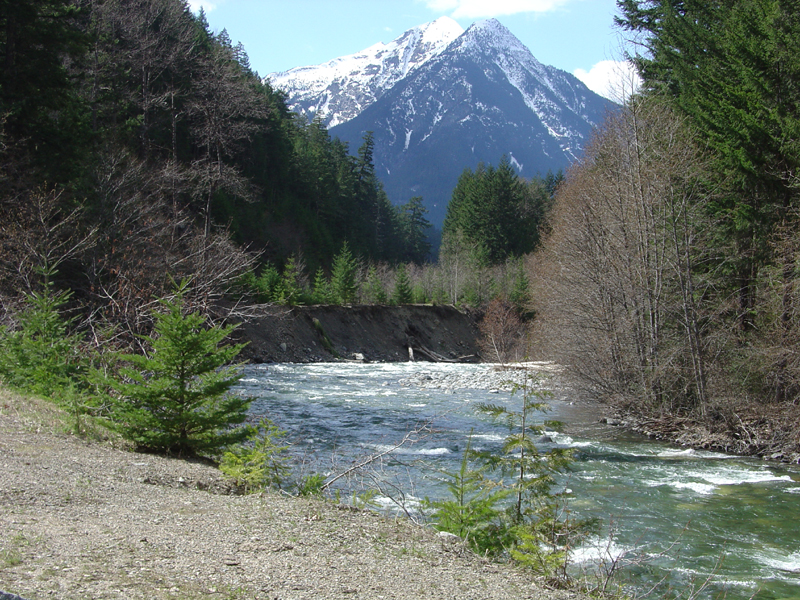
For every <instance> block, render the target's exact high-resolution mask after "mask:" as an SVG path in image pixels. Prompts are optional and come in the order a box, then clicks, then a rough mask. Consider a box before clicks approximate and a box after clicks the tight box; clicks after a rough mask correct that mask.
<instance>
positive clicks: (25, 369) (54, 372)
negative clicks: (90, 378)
mask: <svg viewBox="0 0 800 600" xmlns="http://www.w3.org/2000/svg"><path fill="white" fill-rule="evenodd" d="M70 296H71V294H70V293H69V292H54V291H53V289H52V286H51V285H50V284H46V285H45V288H44V291H42V292H41V293H40V292H31V293H30V294H27V295H26V296H25V304H26V306H25V308H24V309H23V310H22V311H21V312H20V313H19V314H18V315H17V319H18V320H19V325H20V326H19V329H17V330H11V329H8V328H5V327H4V328H0V379H2V380H3V383H5V384H6V385H8V386H10V387H13V388H15V389H18V390H22V391H26V392H30V393H33V394H39V395H42V396H47V397H53V398H56V399H58V398H61V397H65V396H68V395H71V394H72V393H73V390H74V389H77V388H83V389H85V387H86V382H85V376H86V371H87V366H88V365H87V361H86V360H85V358H84V357H83V356H82V354H81V351H80V345H81V343H82V339H81V336H79V335H77V334H75V333H73V332H71V331H70V329H71V328H72V326H73V325H74V323H73V321H72V320H70V319H65V318H64V317H63V316H62V315H61V312H60V311H61V309H62V308H63V307H64V305H65V304H66V303H67V301H68V300H69V298H70Z"/></svg>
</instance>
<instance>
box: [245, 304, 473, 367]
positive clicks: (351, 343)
mask: <svg viewBox="0 0 800 600" xmlns="http://www.w3.org/2000/svg"><path fill="white" fill-rule="evenodd" d="M479 318H480V314H479V313H477V312H474V311H466V310H465V311H462V310H459V309H457V308H455V307H454V306H446V305H438V306H431V305H404V306H372V305H356V306H295V307H278V306H273V307H267V308H266V309H265V310H264V312H263V313H262V314H261V315H258V316H254V317H252V318H249V319H248V320H246V321H245V322H243V323H242V324H241V325H240V327H239V328H238V329H237V331H236V337H237V340H238V341H244V342H247V343H248V345H247V347H246V348H245V349H244V351H243V352H242V355H241V356H242V358H245V359H248V360H250V361H251V362H255V363H275V362H295V363H310V362H330V361H334V360H359V361H367V362H405V361H408V360H409V359H410V356H409V348H411V349H412V351H413V358H414V359H415V360H423V361H425V360H434V361H438V360H446V361H454V362H479V361H480V351H479V347H478V340H479V339H480V331H479V330H478V326H477V321H478V320H479Z"/></svg>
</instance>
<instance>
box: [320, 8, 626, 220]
mask: <svg viewBox="0 0 800 600" xmlns="http://www.w3.org/2000/svg"><path fill="white" fill-rule="evenodd" d="M612 106H613V104H612V103H610V102H609V101H607V100H605V99H604V98H601V97H600V96H598V95H597V94H595V93H594V92H592V91H590V90H589V89H588V88H587V87H586V86H585V85H584V84H583V83H581V82H580V81H579V80H578V79H577V78H576V77H574V76H573V75H570V74H569V73H566V72H564V71H560V70H558V69H556V68H554V67H549V66H546V65H543V64H542V63H540V62H539V61H537V60H536V58H534V57H533V55H532V54H531V53H530V51H529V50H528V49H527V48H526V47H525V46H524V45H523V44H522V43H521V42H520V41H519V40H517V38H516V37H515V36H514V35H513V34H512V33H511V32H510V31H509V30H508V29H506V28H505V27H504V26H503V25H501V24H500V23H499V22H498V21H496V20H494V19H490V20H487V21H481V22H478V23H475V24H474V25H472V26H471V27H470V28H469V29H467V31H466V32H464V33H463V34H462V35H461V36H459V37H458V38H457V39H455V40H454V41H453V42H451V43H450V44H449V45H448V47H447V48H446V49H445V50H443V51H442V52H440V53H439V54H438V55H436V56H435V57H433V58H431V59H430V60H428V61H427V62H425V63H424V64H422V65H420V66H419V67H417V68H416V69H414V70H413V71H411V72H409V73H408V75H407V76H406V77H405V78H403V79H402V80H399V81H398V82H397V83H396V84H395V85H394V86H393V87H392V88H391V89H390V90H387V91H386V92H384V94H383V95H382V96H381V97H380V98H379V99H377V100H376V101H375V102H374V103H373V104H372V105H370V106H369V107H368V108H366V109H365V110H364V111H362V112H361V113H360V114H358V115H357V116H355V117H353V118H352V119H351V120H349V121H347V122H345V123H341V124H339V125H337V126H336V127H333V128H331V135H332V136H335V137H339V138H340V139H341V140H342V141H344V142H347V143H348V144H349V146H350V148H358V146H359V145H360V143H361V139H362V136H363V135H364V132H366V131H372V132H373V136H374V143H375V146H374V154H373V156H374V161H375V167H376V171H377V172H378V173H380V174H381V179H382V181H383V184H384V187H385V189H386V192H387V193H388V194H389V197H390V198H391V199H392V200H393V201H395V202H398V203H401V202H405V201H407V200H408V199H409V198H411V197H413V196H422V197H423V199H424V202H425V206H426V207H427V208H428V211H429V218H430V220H431V222H432V223H434V224H435V225H440V224H441V223H442V221H443V220H444V216H445V212H446V208H447V203H448V200H449V197H450V194H451V193H452V190H453V188H454V187H455V184H456V182H457V181H458V177H459V175H460V174H461V173H462V171H463V170H464V168H465V167H469V168H475V167H476V166H477V165H478V164H479V163H481V162H484V163H487V164H495V165H496V164H498V163H499V162H500V160H502V158H503V157H504V156H505V157H506V158H507V159H508V161H509V163H510V164H511V165H512V166H513V167H514V168H515V169H516V170H517V171H518V172H519V173H520V175H522V176H523V177H528V178H530V177H534V176H536V175H544V174H546V173H547V171H548V170H552V171H554V172H555V171H557V170H558V169H564V168H566V167H567V166H569V164H570V163H571V162H573V161H574V160H575V159H576V157H577V156H578V155H579V154H580V152H581V149H582V147H583V144H585V142H586V141H587V140H588V138H589V136H590V135H591V132H592V129H593V128H594V126H595V125H597V124H598V123H600V121H601V120H602V119H603V118H604V116H605V114H606V111H607V110H608V109H609V108H611V107H612Z"/></svg>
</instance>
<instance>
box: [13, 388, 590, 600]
mask: <svg viewBox="0 0 800 600" xmlns="http://www.w3.org/2000/svg"><path fill="white" fill-rule="evenodd" d="M54 412H55V410H54V409H53V408H51V407H50V406H49V404H47V403H46V402H36V401H30V400H27V399H21V398H19V397H17V396H15V395H12V394H9V393H7V392H4V391H2V390H0V590H2V591H5V592H8V593H13V594H19V595H20V596H22V597H23V598H25V599H26V600H36V599H43V598H48V599H52V598H63V599H70V600H74V599H79V598H98V599H99V598H102V599H111V598H125V599H132V598H148V599H158V598H185V599H189V598H220V599H223V598H224V599H239V598H241V599H245V598H247V599H250V598H265V599H266V598H269V599H281V600H289V599H296V598H297V599H300V598H315V599H316V598H347V599H352V598H363V599H379V598H398V599H399V598H408V599H411V598H414V599H417V598H426V599H427V598H430V599H436V598H442V599H444V598H447V599H476V600H479V599H480V600H484V599H490V598H513V599H515V600H518V599H524V598H527V599H534V600H566V599H569V598H571V599H576V598H578V596H577V595H575V594H572V593H569V592H560V591H550V590H546V589H543V588H541V587H539V586H537V585H536V583H535V582H533V581H532V579H531V577H530V575H529V574H526V573H524V572H522V571H520V570H517V569H514V568H512V567H511V566H508V565H503V564H496V563H492V562H489V561H485V560H483V559H481V558H480V557H477V556H475V555H474V554H473V553H471V552H470V551H468V550H467V549H466V548H465V547H464V546H463V544H462V543H461V542H460V541H459V540H458V539H457V538H453V537H452V536H441V535H437V534H436V532H433V531H431V530H428V529H425V528H423V527H420V526H417V525H413V524H411V523H408V522H406V521H404V520H396V519H394V518H389V517H385V516H382V515H379V514H376V513H373V512H367V511H355V510H352V509H349V508H345V507H342V506H338V505H335V504H334V503H331V502H323V501H319V500H309V499H302V498H292V497H286V496H283V495H280V494H276V493H267V494H260V495H250V496H237V495H232V491H233V490H232V489H231V488H230V486H229V485H228V484H227V483H226V482H225V481H224V479H223V478H222V477H221V475H220V473H219V471H218V470H216V469H215V468H213V467H212V466H209V465H205V464H202V463H196V462H188V461H184V460H178V459H169V458H164V457H158V456H152V455H142V454H135V453H132V452H129V451H126V450H123V449H119V448H114V447H112V446H111V445H110V444H108V443H107V442H92V443H90V442H86V441H84V440H82V439H80V438H77V437H74V436H71V435H68V434H64V433H59V431H58V427H57V426H54V425H53V424H52V423H53V422H54V419H51V418H50V417H48V413H50V414H51V416H52V413H54Z"/></svg>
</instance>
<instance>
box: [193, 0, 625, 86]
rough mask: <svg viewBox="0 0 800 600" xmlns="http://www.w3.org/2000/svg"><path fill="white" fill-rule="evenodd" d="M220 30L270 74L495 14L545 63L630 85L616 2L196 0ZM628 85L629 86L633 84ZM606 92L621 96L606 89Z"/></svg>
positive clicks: (596, 82) (595, 80) (593, 81)
mask: <svg viewBox="0 0 800 600" xmlns="http://www.w3.org/2000/svg"><path fill="white" fill-rule="evenodd" d="M189 4H190V6H191V7H192V9H193V10H197V9H199V7H200V6H203V8H204V10H205V11H206V17H207V18H208V22H209V25H210V26H211V29H212V30H214V31H221V30H222V29H227V31H228V34H229V35H230V37H231V39H232V40H233V43H234V44H235V43H237V42H242V43H243V44H244V46H245V49H246V50H247V53H248V55H249V57H250V64H251V66H252V67H253V69H255V70H256V71H258V72H259V74H261V75H262V76H263V75H267V74H269V73H272V72H276V71H285V70H288V69H290V68H292V67H299V66H305V65H313V64H319V63H322V62H326V61H328V60H331V59H333V58H336V57H338V56H344V55H347V54H353V53H355V52H358V51H359V50H363V49H364V48H367V47H369V46H371V45H373V44H375V43H377V42H388V41H391V40H393V39H394V38H396V37H398V36H399V35H401V34H402V33H403V32H404V31H406V30H408V29H411V28H412V27H415V26H417V25H421V24H423V23H427V22H429V21H433V20H434V19H436V18H438V17H441V16H444V15H447V16H450V17H453V18H454V19H456V21H458V22H459V24H460V25H461V26H462V27H464V28H465V29H466V28H467V27H469V25H470V24H471V23H473V22H474V21H476V20H479V19H485V18H490V17H494V18H496V19H498V20H499V21H500V22H501V23H502V24H503V25H505V26H506V27H507V28H508V29H509V30H511V32H512V33H513V34H514V35H515V36H517V38H519V39H520V40H521V41H522V43H524V44H525V45H526V46H527V47H528V48H529V49H530V51H531V52H532V53H533V55H534V56H535V57H536V58H537V59H539V61H541V62H543V63H545V64H548V65H553V66H555V67H558V68H559V69H563V70H564V71H567V72H569V73H573V74H575V75H577V76H578V77H579V78H581V79H582V80H584V82H585V83H587V85H588V86H589V87H590V88H592V89H594V90H595V91H597V92H598V93H603V91H601V90H602V89H603V88H604V87H605V86H606V85H608V82H612V83H611V85H612V87H617V85H618V84H616V81H617V80H618V79H619V78H622V79H624V80H625V81H629V79H630V76H629V75H627V71H626V70H624V69H623V70H620V69H619V67H618V63H617V62H616V61H619V60H621V58H622V38H621V32H620V31H619V30H617V29H616V28H615V27H614V23H613V20H614V15H615V14H616V12H617V11H616V2H615V0H190V1H189ZM626 87H627V86H626ZM605 95H612V96H613V95H614V93H613V91H612V92H610V93H609V92H606V94H605Z"/></svg>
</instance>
